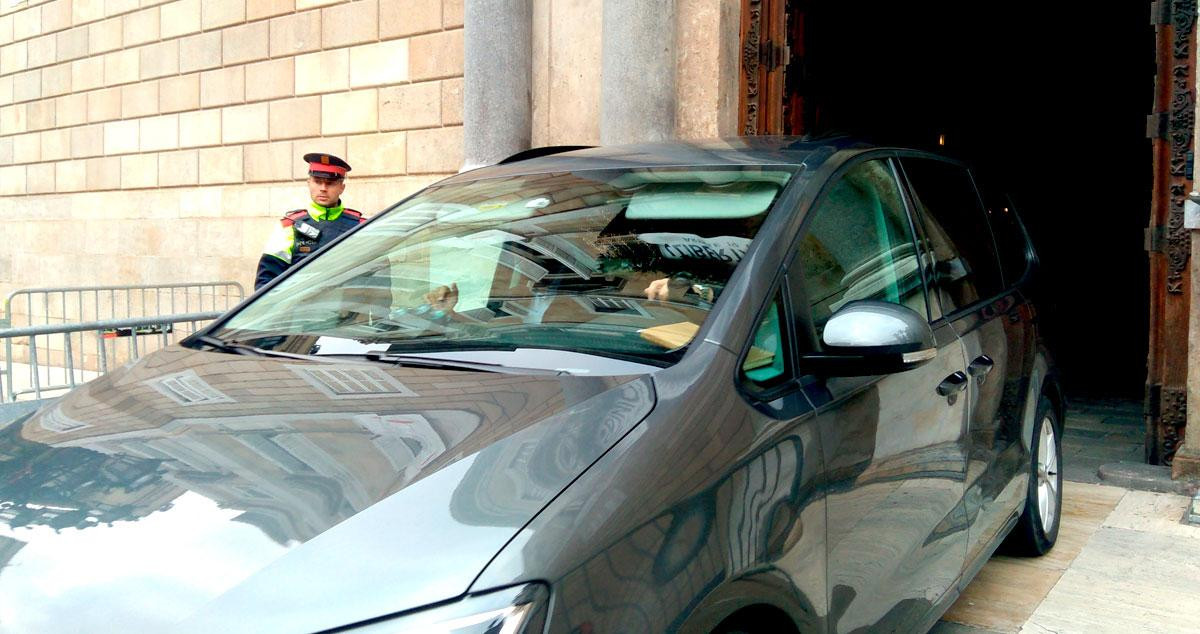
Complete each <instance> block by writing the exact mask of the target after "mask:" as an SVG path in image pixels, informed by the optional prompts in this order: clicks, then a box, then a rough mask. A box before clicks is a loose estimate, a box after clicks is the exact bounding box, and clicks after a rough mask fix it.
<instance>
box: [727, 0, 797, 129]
mask: <svg viewBox="0 0 1200 634" xmlns="http://www.w3.org/2000/svg"><path fill="white" fill-rule="evenodd" d="M789 61H791V51H790V49H789V48H788V19H787V2H786V0H743V2H742V64H741V65H742V68H741V73H740V74H741V82H740V83H741V85H740V90H741V92H740V94H741V99H740V101H741V108H740V114H739V117H738V129H739V130H741V133H742V134H745V135H753V134H785V133H787V132H790V130H788V129H787V128H786V127H785V122H784V99H785V96H786V95H785V94H784V93H785V92H786V81H785V77H784V73H785V71H786V69H787V65H788V62H789Z"/></svg>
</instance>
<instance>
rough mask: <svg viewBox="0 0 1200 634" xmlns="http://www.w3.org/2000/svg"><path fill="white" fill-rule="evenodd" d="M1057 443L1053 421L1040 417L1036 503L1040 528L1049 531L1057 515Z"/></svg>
mask: <svg viewBox="0 0 1200 634" xmlns="http://www.w3.org/2000/svg"><path fill="white" fill-rule="evenodd" d="M1058 487H1059V480H1058V443H1056V442H1055V439H1054V421H1052V420H1050V417H1049V416H1047V417H1046V418H1043V419H1042V433H1041V434H1039V436H1038V461H1037V497H1038V499H1037V503H1038V515H1039V516H1040V517H1041V520H1042V529H1043V530H1045V531H1049V530H1050V528H1051V527H1052V526H1053V525H1054V520H1055V518H1056V517H1057V516H1058Z"/></svg>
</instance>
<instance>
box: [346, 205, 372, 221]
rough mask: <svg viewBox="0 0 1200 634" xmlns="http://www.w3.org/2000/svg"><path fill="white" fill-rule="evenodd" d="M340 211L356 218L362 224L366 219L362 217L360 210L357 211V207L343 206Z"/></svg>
mask: <svg viewBox="0 0 1200 634" xmlns="http://www.w3.org/2000/svg"><path fill="white" fill-rule="evenodd" d="M342 213H344V214H346V215H347V216H349V217H351V218H353V219H355V220H357V221H358V224H362V223H364V222H366V221H367V219H366V218H363V215H362V212H360V211H358V210H357V209H349V208H344V209H342Z"/></svg>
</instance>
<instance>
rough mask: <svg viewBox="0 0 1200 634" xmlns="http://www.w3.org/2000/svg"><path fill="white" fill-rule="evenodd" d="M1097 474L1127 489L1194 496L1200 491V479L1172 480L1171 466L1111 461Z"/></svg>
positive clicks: (1108, 482) (1109, 482) (1101, 467)
mask: <svg viewBox="0 0 1200 634" xmlns="http://www.w3.org/2000/svg"><path fill="white" fill-rule="evenodd" d="M1097 475H1099V476H1100V480H1101V481H1102V482H1103V483H1104V484H1111V485H1113V486H1119V487H1122V488H1125V489H1134V490H1137V491H1151V492H1153V493H1175V494H1177V495H1186V496H1189V497H1191V496H1193V495H1196V494H1197V493H1200V481H1195V480H1172V479H1171V468H1170V467H1167V466H1163V465H1151V464H1143V463H1140V462H1127V461H1124V460H1122V461H1120V462H1110V463H1108V464H1105V465H1101V466H1100V468H1099V469H1098V470H1097Z"/></svg>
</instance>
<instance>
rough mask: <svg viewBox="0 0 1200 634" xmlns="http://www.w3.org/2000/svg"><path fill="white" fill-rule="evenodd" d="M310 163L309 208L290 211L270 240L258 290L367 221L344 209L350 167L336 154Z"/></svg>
mask: <svg viewBox="0 0 1200 634" xmlns="http://www.w3.org/2000/svg"><path fill="white" fill-rule="evenodd" d="M304 162H305V163H308V193H309V196H310V197H311V198H312V204H311V205H309V206H308V208H307V209H297V210H295V211H291V212H288V213H287V214H285V215H284V216H283V218H282V219H281V220H280V221H279V226H278V227H276V228H275V231H274V233H272V234H271V237H270V238H269V239H268V240H267V246H266V247H265V248H264V249H263V255H262V257H261V258H259V260H258V273H257V274H256V275H255V276H254V290H258V289H259V288H261V287H262V286H263V285H264V284H266V283H267V282H270V281H271V280H273V279H275V278H276V277H277V276H278V275H279V274H280V273H283V272H284V271H286V270H287V269H288V268H290V267H292V266H294V265H296V264H299V263H300V262H302V261H303V260H304V258H306V257H308V255H309V254H311V253H312V252H313V251H316V250H317V249H319V248H321V247H323V246H325V245H326V244H328V243H329V242H331V241H332V240H333V239H334V238H336V237H338V236H340V235H342V234H343V233H346V232H347V231H349V230H351V229H353V228H354V227H356V226H358V225H359V224H360V223H362V222H365V220H366V219H365V218H363V217H362V214H360V213H359V212H357V211H355V210H353V209H348V208H346V207H343V206H342V192H343V191H344V190H345V189H346V172H349V171H350V164H349V163H347V162H346V161H343V160H342V159H340V158H338V157H336V156H334V155H332V154H317V153H313V154H305V155H304Z"/></svg>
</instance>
